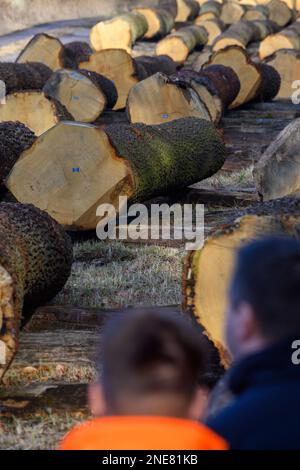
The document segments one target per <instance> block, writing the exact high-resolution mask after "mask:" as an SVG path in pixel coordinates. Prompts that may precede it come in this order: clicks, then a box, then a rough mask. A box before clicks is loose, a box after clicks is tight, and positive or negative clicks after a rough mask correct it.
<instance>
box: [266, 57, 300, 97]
mask: <svg viewBox="0 0 300 470" xmlns="http://www.w3.org/2000/svg"><path fill="white" fill-rule="evenodd" d="M266 63H267V64H268V65H271V66H272V67H273V68H275V69H276V70H277V72H278V73H279V75H280V79H281V84H280V88H279V91H278V94H277V97H276V98H278V99H290V98H291V95H292V93H294V92H296V89H295V88H293V84H294V83H296V81H297V80H299V70H300V51H295V50H292V49H281V50H279V51H277V52H276V53H275V54H273V55H271V56H270V57H268V58H267V59H266ZM294 86H295V85H294Z"/></svg>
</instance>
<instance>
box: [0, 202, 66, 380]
mask: <svg viewBox="0 0 300 470" xmlns="http://www.w3.org/2000/svg"><path fill="white" fill-rule="evenodd" d="M0 227H1V230H0V289H1V301H0V349H1V361H0V377H1V376H3V374H4V372H5V371H6V370H7V368H8V367H9V365H10V363H11V361H12V359H13V357H14V355H15V353H16V352H17V349H18V336H19V329H20V325H21V322H22V316H23V319H24V318H26V319H28V317H29V316H30V313H31V310H32V308H34V307H36V306H37V305H39V304H40V303H43V302H46V301H48V300H50V299H51V298H52V297H53V296H55V295H56V294H57V293H58V292H59V290H60V289H61V288H62V287H63V286H64V284H65V282H66V281H67V279H68V277H69V274H70V270H71V264H72V246H71V242H70V240H69V237H68V236H67V235H66V234H65V232H64V231H63V230H62V229H61V227H60V226H59V225H58V224H57V223H56V222H55V221H54V220H53V219H52V218H51V217H50V216H49V215H48V214H46V213H45V212H42V211H40V210H39V209H37V208H35V207H33V206H31V205H22V204H7V203H1V204H0Z"/></svg>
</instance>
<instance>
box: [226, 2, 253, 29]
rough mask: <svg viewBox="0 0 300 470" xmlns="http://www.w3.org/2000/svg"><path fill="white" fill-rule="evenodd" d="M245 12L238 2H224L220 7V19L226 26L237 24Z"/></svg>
mask: <svg viewBox="0 0 300 470" xmlns="http://www.w3.org/2000/svg"><path fill="white" fill-rule="evenodd" d="M246 11H247V10H246V7H245V6H244V5H241V4H240V3H238V2H234V1H230V2H226V3H223V5H222V11H221V14H220V19H221V20H222V21H223V23H224V24H227V25H230V24H233V23H237V22H238V21H240V20H241V19H242V17H243V16H244V14H245V13H246Z"/></svg>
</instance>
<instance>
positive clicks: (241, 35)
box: [213, 21, 260, 51]
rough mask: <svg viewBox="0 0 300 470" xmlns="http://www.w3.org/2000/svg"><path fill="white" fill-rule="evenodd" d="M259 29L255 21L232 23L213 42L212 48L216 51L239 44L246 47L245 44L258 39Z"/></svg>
mask: <svg viewBox="0 0 300 470" xmlns="http://www.w3.org/2000/svg"><path fill="white" fill-rule="evenodd" d="M259 36H260V34H259V31H258V29H257V28H256V26H255V23H253V22H250V21H239V22H238V23H234V24H232V25H231V26H230V27H229V28H228V29H227V30H226V31H225V32H224V33H222V34H221V35H220V36H219V37H217V38H216V40H215V41H214V43H213V50H214V51H218V50H219V49H224V48H225V47H227V46H233V45H235V46H240V47H244V48H246V47H247V45H248V44H249V43H250V42H252V41H255V40H258V39H259Z"/></svg>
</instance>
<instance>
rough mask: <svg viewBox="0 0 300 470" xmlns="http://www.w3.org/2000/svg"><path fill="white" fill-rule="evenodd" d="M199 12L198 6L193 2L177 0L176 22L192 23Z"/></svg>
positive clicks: (192, 0)
mask: <svg viewBox="0 0 300 470" xmlns="http://www.w3.org/2000/svg"><path fill="white" fill-rule="evenodd" d="M199 10H200V5H199V4H198V2H196V1H195V0H177V16H176V21H178V22H185V21H192V20H194V19H195V18H196V16H197V15H198V13H199Z"/></svg>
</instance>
